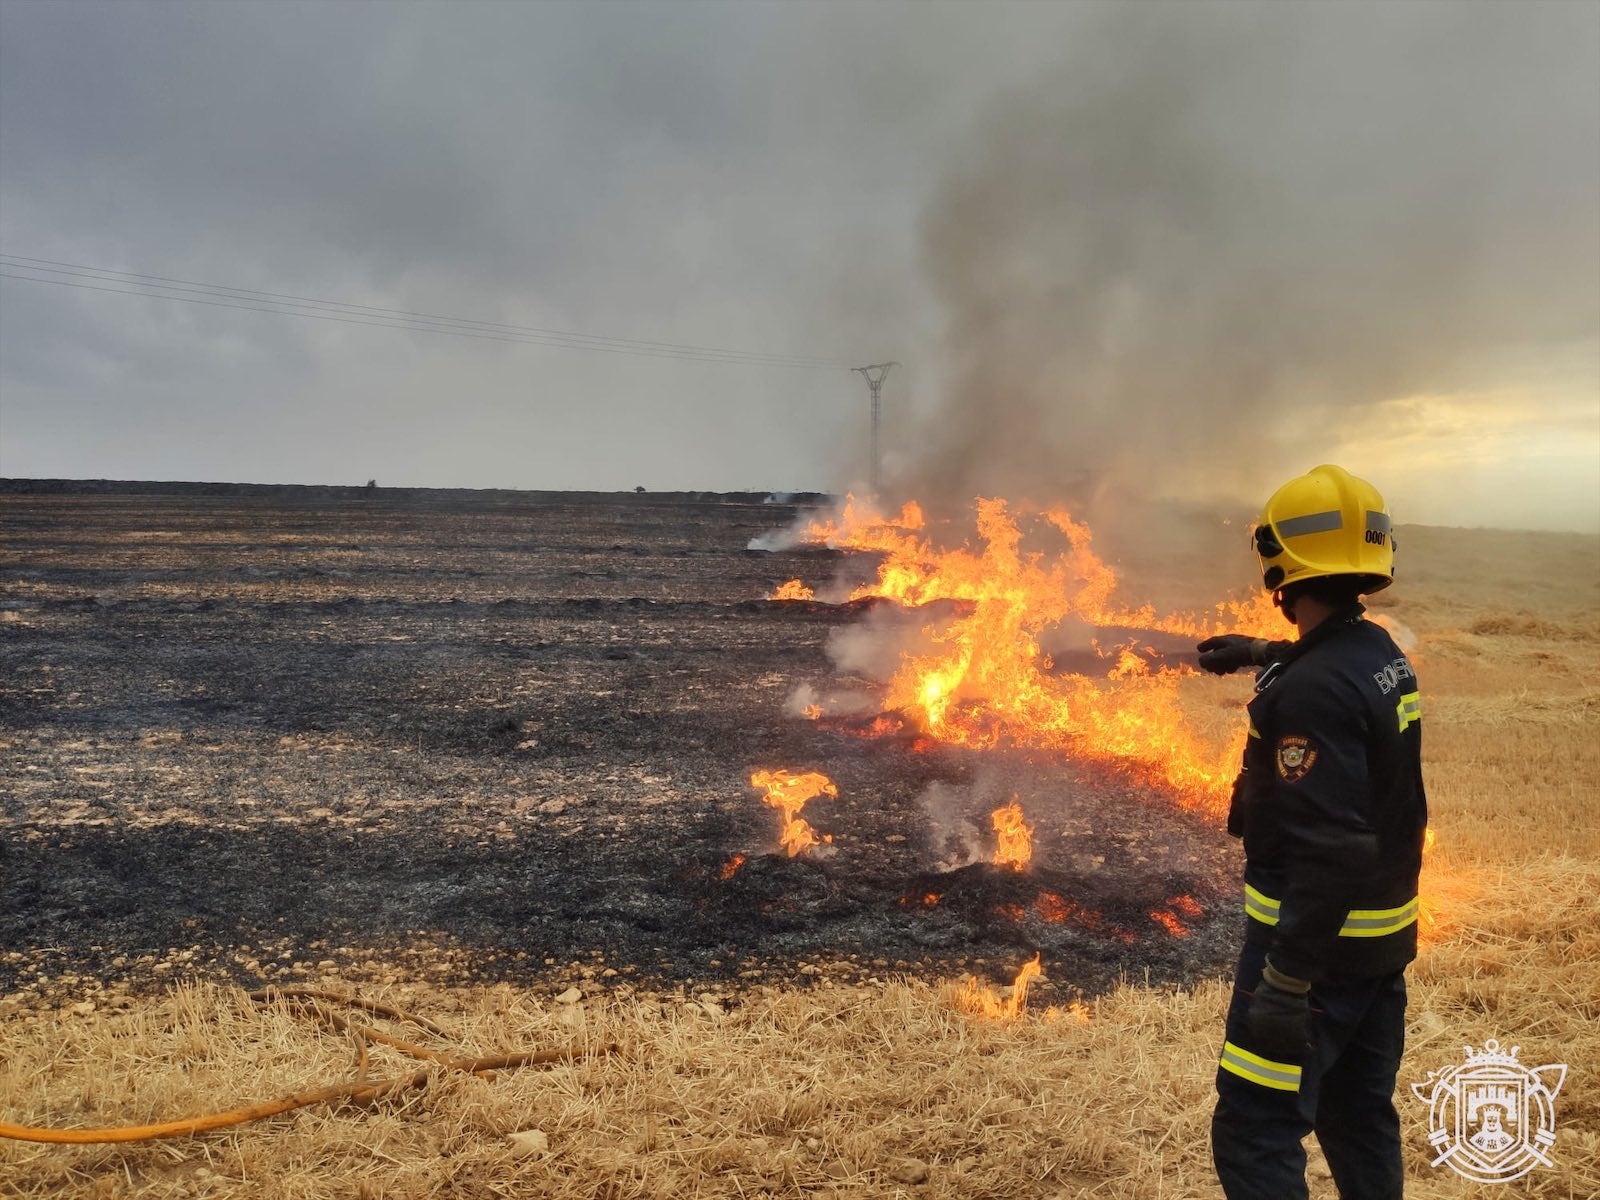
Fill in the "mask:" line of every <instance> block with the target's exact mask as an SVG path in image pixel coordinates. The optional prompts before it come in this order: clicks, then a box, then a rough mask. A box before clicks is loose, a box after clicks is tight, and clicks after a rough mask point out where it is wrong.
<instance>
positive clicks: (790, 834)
mask: <svg viewBox="0 0 1600 1200" xmlns="http://www.w3.org/2000/svg"><path fill="white" fill-rule="evenodd" d="M750 786H751V787H758V788H763V789H764V790H765V791H766V795H764V796H762V797H761V799H762V800H763V801H764V802H766V803H767V804H770V805H771V806H772V807H773V808H775V809H777V810H778V811H779V812H780V813H782V814H783V827H782V829H781V830H780V831H779V833H778V842H779V844H781V845H782V846H783V848H784V849H785V850H786V851H787V852H788V854H789V857H790V858H794V857H795V856H796V855H798V854H803V853H805V851H807V850H809V849H810V848H811V847H812V846H815V845H818V844H820V843H825V842H831V841H833V837H832V835H831V834H824V835H822V836H821V837H820V838H819V837H818V836H817V833H816V831H815V830H814V829H812V828H811V825H810V823H809V822H807V821H805V820H804V819H803V818H801V816H800V810H801V809H802V808H804V807H805V805H806V801H807V800H810V799H813V798H814V797H817V796H829V797H837V796H838V795H839V789H838V787H837V786H836V785H835V784H834V783H833V782H832V781H831V780H830V779H829V778H828V777H827V776H826V775H823V774H821V773H820V772H818V771H807V772H804V773H795V772H792V771H756V772H754V773H753V774H752V775H751V776H750Z"/></svg>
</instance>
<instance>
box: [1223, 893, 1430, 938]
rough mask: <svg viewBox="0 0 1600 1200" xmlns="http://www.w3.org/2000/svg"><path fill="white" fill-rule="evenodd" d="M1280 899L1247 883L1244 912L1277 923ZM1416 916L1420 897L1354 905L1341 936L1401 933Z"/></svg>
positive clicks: (1342, 927)
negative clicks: (1395, 903) (1387, 903)
mask: <svg viewBox="0 0 1600 1200" xmlns="http://www.w3.org/2000/svg"><path fill="white" fill-rule="evenodd" d="M1280 907H1281V902H1280V901H1277V900H1274V899H1273V898H1272V897H1271V896H1268V895H1267V894H1266V893H1265V892H1263V891H1261V890H1260V889H1259V888H1253V887H1251V886H1250V885H1249V884H1248V883H1247V884H1245V885H1244V911H1245V915H1246V916H1248V917H1250V919H1251V920H1254V921H1260V922H1261V923H1262V924H1263V925H1276V924H1277V923H1278V914H1279V909H1280ZM1416 919H1417V897H1415V896H1413V897H1411V899H1409V900H1407V901H1406V902H1405V903H1404V904H1401V905H1398V906H1397V907H1395V908H1352V909H1351V910H1350V912H1349V914H1348V915H1347V916H1346V917H1345V919H1344V924H1343V925H1342V926H1340V927H1339V936H1340V937H1383V936H1384V935H1386V934H1390V933H1399V932H1400V931H1401V930H1402V929H1404V928H1405V927H1406V926H1408V925H1411V924H1414V923H1415V922H1416Z"/></svg>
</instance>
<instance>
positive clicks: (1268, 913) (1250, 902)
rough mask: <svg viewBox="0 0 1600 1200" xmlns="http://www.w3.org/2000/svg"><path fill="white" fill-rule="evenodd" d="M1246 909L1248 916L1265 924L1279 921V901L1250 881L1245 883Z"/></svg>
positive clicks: (1273, 923)
mask: <svg viewBox="0 0 1600 1200" xmlns="http://www.w3.org/2000/svg"><path fill="white" fill-rule="evenodd" d="M1244 911H1245V914H1246V915H1247V916H1251V917H1254V918H1255V919H1256V920H1257V921H1260V922H1261V923H1262V924H1263V925H1276V924H1277V923H1278V902H1277V901H1276V900H1274V899H1273V898H1272V897H1271V896H1267V895H1263V894H1262V893H1261V892H1258V891H1257V890H1256V889H1255V888H1253V887H1251V886H1250V885H1249V884H1248V883H1247V884H1245V885H1244Z"/></svg>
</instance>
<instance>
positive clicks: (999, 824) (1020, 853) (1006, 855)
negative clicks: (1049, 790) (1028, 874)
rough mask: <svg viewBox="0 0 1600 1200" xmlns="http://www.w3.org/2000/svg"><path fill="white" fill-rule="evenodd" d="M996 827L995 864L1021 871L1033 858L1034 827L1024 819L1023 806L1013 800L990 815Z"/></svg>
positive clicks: (991, 822)
mask: <svg viewBox="0 0 1600 1200" xmlns="http://www.w3.org/2000/svg"><path fill="white" fill-rule="evenodd" d="M989 823H990V824H992V825H993V826H994V833H995V838H996V845H995V848H994V864H995V866H997V867H1010V868H1011V869H1012V870H1013V871H1020V870H1022V868H1023V867H1025V866H1027V865H1028V860H1029V859H1031V858H1032V857H1033V826H1032V825H1029V824H1027V823H1025V822H1024V821H1023V819H1022V805H1020V804H1018V803H1017V802H1016V801H1015V800H1012V801H1011V803H1010V804H1006V805H1003V806H1002V807H1000V808H997V809H995V810H994V812H992V813H990V814H989Z"/></svg>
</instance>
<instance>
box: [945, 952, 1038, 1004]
mask: <svg viewBox="0 0 1600 1200" xmlns="http://www.w3.org/2000/svg"><path fill="white" fill-rule="evenodd" d="M1043 974H1044V968H1043V967H1042V966H1040V965H1039V955H1038V954H1035V955H1034V956H1033V958H1032V959H1030V960H1029V961H1028V962H1025V963H1023V964H1022V970H1020V971H1018V972H1017V977H1016V979H1015V980H1014V981H1013V982H1012V984H1011V993H1010V995H1009V996H1006V997H1005V998H1003V999H1002V998H1001V996H1000V993H999V992H997V991H996V990H995V989H994V988H992V987H990V986H989V985H988V984H986V983H981V982H979V981H978V980H977V979H974V978H972V977H970V976H969V977H968V978H966V979H963V980H962V981H961V986H960V989H959V990H958V991H957V992H956V996H955V1001H956V1006H957V1007H958V1008H960V1009H961V1010H962V1011H964V1012H969V1013H971V1014H972V1015H973V1016H978V1017H994V1018H997V1019H1010V1018H1013V1017H1015V1016H1017V1015H1018V1014H1019V1013H1021V1012H1022V1006H1023V1005H1024V1004H1026V1003H1027V1002H1028V987H1029V985H1030V984H1032V983H1033V981H1034V980H1035V979H1037V978H1038V977H1039V976H1040V975H1043Z"/></svg>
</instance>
